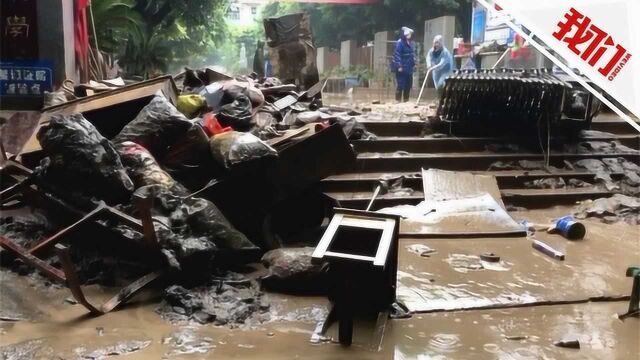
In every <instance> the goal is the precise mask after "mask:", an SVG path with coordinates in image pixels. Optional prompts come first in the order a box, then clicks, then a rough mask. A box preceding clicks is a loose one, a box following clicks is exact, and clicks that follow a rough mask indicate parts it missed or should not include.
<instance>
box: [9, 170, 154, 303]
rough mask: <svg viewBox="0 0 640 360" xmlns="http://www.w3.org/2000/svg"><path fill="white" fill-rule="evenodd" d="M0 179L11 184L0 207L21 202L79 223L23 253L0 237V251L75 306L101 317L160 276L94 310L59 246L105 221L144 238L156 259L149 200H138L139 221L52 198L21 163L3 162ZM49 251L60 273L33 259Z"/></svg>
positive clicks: (146, 279)
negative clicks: (57, 287) (65, 293)
mask: <svg viewBox="0 0 640 360" xmlns="http://www.w3.org/2000/svg"><path fill="white" fill-rule="evenodd" d="M0 176H2V177H4V179H3V181H5V180H6V179H7V178H10V179H11V180H13V182H14V184H13V185H10V186H9V187H7V188H6V189H3V190H2V191H0V204H1V205H2V206H3V207H4V206H5V205H6V204H7V203H10V202H14V201H16V200H18V199H21V200H23V201H25V202H26V203H28V204H30V205H32V206H34V207H40V208H44V209H49V210H50V211H54V212H55V213H56V214H57V215H59V216H61V217H63V218H67V219H78V220H76V221H74V222H73V223H72V224H71V225H69V226H67V227H65V228H64V229H62V230H60V231H58V232H57V233H55V234H54V235H52V236H50V237H48V238H45V239H42V240H40V241H39V242H38V243H37V244H35V245H34V246H33V247H32V248H31V249H25V248H24V247H22V246H20V245H18V244H17V243H16V242H15V241H13V240H11V239H9V238H6V237H4V236H0V247H2V248H3V249H5V250H7V251H9V252H10V253H12V254H13V255H14V256H16V257H18V258H20V259H21V260H22V261H24V262H25V263H27V264H29V265H31V266H33V267H35V268H36V269H38V270H39V271H41V272H42V273H43V274H44V275H46V276H47V277H49V278H50V279H52V280H53V281H56V282H58V283H61V284H63V285H65V286H67V287H68V288H69V290H70V291H71V294H72V295H73V297H74V298H75V299H76V300H77V301H78V303H80V304H82V305H83V306H84V307H85V308H87V309H88V310H89V311H90V312H91V313H92V314H96V315H100V314H104V313H107V312H109V311H111V310H113V309H114V308H116V307H117V306H118V305H119V304H121V303H123V302H125V301H127V300H128V299H130V298H131V297H132V296H133V295H135V294H136V293H137V292H138V291H139V290H141V289H142V288H144V287H145V286H146V285H148V284H150V283H151V282H152V281H154V280H155V279H157V278H158V277H159V276H160V275H161V274H162V271H161V270H158V271H153V272H151V273H149V274H147V275H145V276H143V277H141V278H139V279H138V280H136V281H134V282H132V283H131V284H129V285H128V286H126V287H124V288H123V289H121V290H120V292H119V293H118V294H117V295H116V296H115V297H113V298H112V299H111V300H109V301H107V302H105V303H104V304H102V305H101V306H94V305H93V304H91V303H90V302H89V301H88V300H87V298H86V296H85V295H84V293H83V291H82V288H81V287H80V281H79V279H78V275H77V273H76V271H75V269H74V265H73V263H72V261H71V255H70V252H69V249H68V248H67V247H65V246H63V245H61V244H59V242H60V241H61V240H62V239H63V238H64V237H65V236H67V235H69V234H70V233H71V232H73V231H76V230H77V229H78V228H79V227H80V226H81V225H83V224H85V223H89V222H91V223H93V224H95V225H96V226H103V227H106V225H102V224H100V223H98V222H96V221H95V220H99V219H104V218H105V217H108V218H111V219H113V220H115V221H118V222H120V223H123V224H125V225H127V226H129V227H131V228H133V229H134V230H136V231H139V232H141V233H142V234H143V239H144V246H145V248H147V249H149V250H150V251H152V254H157V255H158V256H159V246H158V243H157V238H156V234H155V229H154V227H153V222H152V221H153V219H152V218H151V207H152V205H153V204H152V203H151V201H150V199H138V209H139V212H140V214H141V218H142V221H141V220H138V219H135V218H133V217H131V216H129V215H127V214H125V213H123V212H121V211H119V210H117V209H115V208H112V207H110V206H107V205H106V204H105V203H104V202H101V203H100V204H98V206H97V207H96V208H95V209H93V210H92V211H89V212H88V213H85V212H82V211H80V210H78V209H75V208H73V207H72V206H70V205H69V204H67V203H65V202H64V201H62V200H61V199H58V198H57V197H55V195H53V194H52V193H51V192H50V191H48V190H47V189H46V186H44V187H43V186H42V184H39V183H38V182H37V180H36V178H35V176H34V174H33V172H32V171H31V170H30V169H28V168H26V167H24V166H23V165H22V164H20V163H17V162H15V161H12V160H9V161H5V162H3V163H2V166H1V167H0ZM50 247H54V248H55V253H56V255H57V256H58V259H59V261H60V264H61V265H62V270H60V269H57V268H55V267H53V266H51V265H50V264H49V263H47V262H46V261H44V260H42V259H41V258H39V257H37V256H36V255H37V254H39V253H42V252H43V251H44V250H46V249H47V248H50ZM152 261H153V260H152Z"/></svg>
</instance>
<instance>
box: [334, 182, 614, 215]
mask: <svg viewBox="0 0 640 360" xmlns="http://www.w3.org/2000/svg"><path fill="white" fill-rule="evenodd" d="M500 192H501V195H502V199H503V201H504V202H505V204H509V205H514V206H523V207H526V208H530V209H533V208H547V207H549V206H554V205H561V204H573V203H575V202H576V201H581V200H587V199H597V198H601V197H609V196H611V195H613V193H611V192H609V191H606V190H602V189H598V188H594V187H590V188H580V189H503V190H501V191H500ZM326 194H327V195H328V196H330V197H332V198H334V199H335V200H337V201H339V202H340V206H342V207H345V208H350V209H365V208H366V207H367V205H368V204H369V201H370V200H371V197H372V196H373V191H358V192H327V193H326ZM423 200H424V194H423V193H422V191H415V192H413V193H412V194H411V195H407V196H398V195H395V194H393V193H390V194H385V195H381V196H378V198H377V200H376V201H375V202H374V204H373V206H372V210H378V209H382V208H385V207H391V206H397V205H416V204H418V203H420V202H421V201H423Z"/></svg>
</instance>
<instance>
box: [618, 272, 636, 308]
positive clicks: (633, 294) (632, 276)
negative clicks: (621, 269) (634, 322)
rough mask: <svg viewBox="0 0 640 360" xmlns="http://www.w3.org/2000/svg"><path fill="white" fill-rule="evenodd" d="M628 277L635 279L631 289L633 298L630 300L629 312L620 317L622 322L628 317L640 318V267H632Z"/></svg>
mask: <svg viewBox="0 0 640 360" xmlns="http://www.w3.org/2000/svg"><path fill="white" fill-rule="evenodd" d="M627 277H630V278H633V286H632V288H631V298H630V299H629V310H628V311H627V312H626V313H624V314H621V315H618V318H619V319H620V320H624V319H626V318H628V317H631V316H634V317H640V266H632V267H630V268H628V269H627Z"/></svg>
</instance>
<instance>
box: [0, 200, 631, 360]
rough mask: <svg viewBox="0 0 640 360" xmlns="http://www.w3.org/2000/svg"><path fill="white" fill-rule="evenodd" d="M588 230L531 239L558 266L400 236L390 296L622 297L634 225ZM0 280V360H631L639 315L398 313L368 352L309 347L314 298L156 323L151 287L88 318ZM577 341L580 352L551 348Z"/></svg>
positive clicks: (579, 310)
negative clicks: (221, 318)
mask: <svg viewBox="0 0 640 360" xmlns="http://www.w3.org/2000/svg"><path fill="white" fill-rule="evenodd" d="M567 211H568V209H567V208H557V209H552V210H548V211H532V212H523V213H515V214H514V217H515V218H519V217H521V218H524V217H526V218H527V219H529V220H531V221H534V222H544V221H548V220H550V219H551V218H553V217H557V216H559V215H562V214H566V213H567ZM587 229H588V234H587V238H586V239H585V240H583V241H582V242H575V243H572V242H568V241H567V240H564V239H562V238H561V237H558V236H553V235H546V234H544V235H540V236H539V237H540V238H541V239H542V240H544V241H546V242H547V243H549V244H550V245H552V246H554V247H556V248H558V249H559V250H561V251H564V252H566V254H567V260H566V261H565V263H557V262H555V260H553V259H550V258H547V257H545V256H544V255H543V254H540V253H537V252H535V250H533V249H532V248H531V247H530V244H529V243H528V242H527V240H525V239H475V240H471V239H428V240H417V239H410V240H409V239H405V240H402V244H401V249H400V272H399V276H398V277H399V283H400V284H399V285H400V286H399V288H400V289H399V295H400V297H402V296H407V295H405V293H406V289H416V290H418V292H419V293H420V295H409V296H408V297H406V300H408V301H407V303H408V305H413V306H424V307H425V308H431V309H432V310H433V309H434V308H447V307H450V306H451V305H448V304H454V305H453V306H455V307H465V306H477V305H478V304H487V305H495V304H505V305H510V304H512V303H514V302H529V300H530V301H538V300H540V299H556V298H557V299H581V298H586V297H592V296H600V295H607V294H608V295H613V294H628V293H629V291H630V288H631V281H630V279H628V278H625V277H624V270H625V269H626V267H627V266H628V265H631V264H637V263H639V262H640V253H639V247H640V244H639V243H638V239H637V234H638V232H637V231H638V229H637V227H631V226H628V225H605V224H602V223H599V222H591V221H587ZM420 243H422V244H425V245H427V246H428V247H429V248H431V249H434V250H435V252H429V257H425V256H420V255H419V254H416V253H415V251H413V252H412V251H410V250H408V249H406V246H410V245H412V244H420ZM414 248H415V247H414ZM485 251H491V252H494V253H496V254H498V255H500V256H501V261H500V262H499V263H493V264H484V263H483V262H482V261H479V260H478V258H477V255H478V254H480V253H481V252H485ZM456 254H458V255H456ZM0 275H2V282H1V283H0V284H1V287H0V296H2V297H0V300H1V301H0V309H1V310H2V312H1V313H2V314H3V316H4V317H5V319H10V317H9V316H8V315H11V314H19V315H20V317H18V316H16V319H15V320H17V319H18V318H23V319H28V320H23V321H1V322H0V345H1V346H2V347H1V348H0V354H2V355H0V358H6V359H55V358H63V359H76V358H80V359H82V358H85V359H86V358H89V359H90V358H109V359H111V358H116V359H117V358H121V357H122V358H126V359H162V358H167V359H201V358H237V359H283V358H303V357H304V358H311V359H327V358H328V359H343V358H346V357H348V358H353V359H391V358H395V359H428V358H463V359H528V358H531V359H539V358H558V359H562V358H603V359H604V358H606V359H634V358H637V354H638V353H639V350H640V349H639V348H638V346H639V342H638V341H637V339H638V338H639V336H640V321H638V319H635V318H629V319H627V320H625V321H624V322H623V321H620V320H618V319H617V317H616V313H622V312H624V311H625V310H626V309H627V306H628V305H627V302H625V301H614V302H605V303H583V304H573V305H553V306H538V307H525V308H514V309H493V310H488V309H481V310H471V311H463V312H435V313H428V314H414V316H413V318H411V319H408V320H390V321H389V322H388V325H387V329H386V331H385V334H384V339H383V342H382V347H381V349H380V350H379V351H372V350H371V345H372V344H371V343H370V339H371V335H372V334H371V329H370V328H363V327H360V326H357V327H356V331H355V339H356V343H355V344H354V346H352V347H351V348H348V349H345V348H342V347H341V346H340V345H338V344H336V343H334V342H331V341H329V342H324V343H320V344H311V343H310V341H309V339H310V337H311V334H312V332H313V330H314V328H315V326H316V323H317V322H318V321H319V320H321V319H323V318H324V316H325V315H326V313H327V308H328V304H327V301H326V300H325V299H323V298H314V297H292V296H282V295H272V294H269V295H268V300H269V302H270V303H271V304H272V306H271V309H272V312H273V313H272V316H271V320H270V321H268V322H265V323H262V324H253V325H252V326H250V327H245V328H240V329H233V330H230V329H228V328H226V327H214V326H201V325H195V324H187V323H185V324H170V323H168V322H166V321H163V320H162V319H161V318H160V317H159V316H158V314H156V313H155V309H156V308H157V306H158V305H157V296H155V295H153V294H152V293H147V294H143V295H141V296H140V297H137V298H136V299H135V300H134V301H133V303H130V304H128V306H126V307H124V308H123V309H122V310H119V311H115V312H113V313H110V314H107V315H105V316H101V317H89V316H87V315H86V311H85V310H84V308H82V307H81V306H79V305H71V304H69V303H68V302H66V301H65V299H66V298H67V297H68V296H69V293H68V292H67V290H65V289H49V288H43V287H42V286H32V285H34V284H35V283H34V282H33V280H32V279H31V278H28V277H19V276H16V275H14V274H10V273H6V272H2V273H0ZM87 291H88V292H89V294H90V296H91V299H93V300H94V301H96V302H99V301H100V300H103V299H107V298H108V297H109V296H110V295H111V294H112V293H113V290H112V289H101V288H96V287H88V288H87ZM414 294H415V293H414ZM412 296H413V297H412ZM332 334H334V333H332V332H330V334H329V335H332ZM576 339H577V340H579V341H580V344H581V349H580V350H575V349H566V348H559V347H555V346H554V345H553V343H554V342H556V341H560V340H576ZM118 355H120V356H118ZM125 355H126V357H125Z"/></svg>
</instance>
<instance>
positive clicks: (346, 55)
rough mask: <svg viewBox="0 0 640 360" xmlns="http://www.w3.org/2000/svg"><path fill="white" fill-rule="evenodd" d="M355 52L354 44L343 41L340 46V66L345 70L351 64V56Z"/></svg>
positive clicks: (351, 41)
mask: <svg viewBox="0 0 640 360" xmlns="http://www.w3.org/2000/svg"><path fill="white" fill-rule="evenodd" d="M355 51H356V42H355V41H353V40H345V41H343V42H342V43H341V44H340V66H341V67H343V68H345V69H347V68H349V67H350V66H351V65H352V64H353V62H352V61H353V56H354V53H355Z"/></svg>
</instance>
